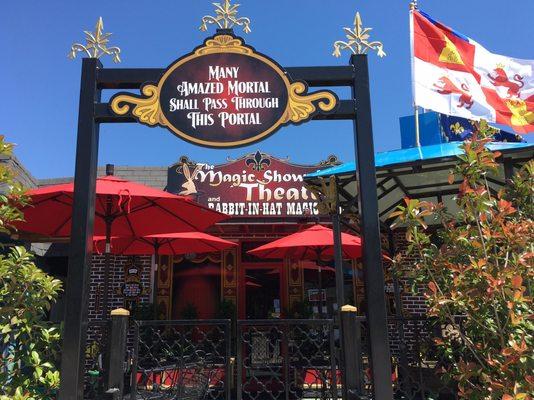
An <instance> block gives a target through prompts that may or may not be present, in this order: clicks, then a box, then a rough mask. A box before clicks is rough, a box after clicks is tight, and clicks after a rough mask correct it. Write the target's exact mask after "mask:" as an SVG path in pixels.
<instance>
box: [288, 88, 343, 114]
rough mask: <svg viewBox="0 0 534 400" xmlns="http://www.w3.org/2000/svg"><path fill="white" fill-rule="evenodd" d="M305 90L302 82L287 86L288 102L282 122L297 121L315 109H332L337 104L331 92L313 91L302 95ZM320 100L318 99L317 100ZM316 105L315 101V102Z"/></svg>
mask: <svg viewBox="0 0 534 400" xmlns="http://www.w3.org/2000/svg"><path fill="white" fill-rule="evenodd" d="M305 92H306V85H305V84H304V83H302V82H294V83H292V84H291V86H290V87H289V102H288V107H287V110H286V112H285V114H284V122H289V121H291V122H293V123H299V122H300V121H304V120H306V119H308V118H309V117H310V115H311V114H313V113H314V112H315V111H316V110H317V106H318V107H319V109H320V110H321V111H324V112H329V111H332V110H333V109H334V108H335V107H336V104H337V98H336V96H335V95H334V94H333V93H332V92H315V93H311V94H309V95H303V96H301V94H302V93H305ZM319 100H320V101H319ZM317 101H319V102H318V103H317V105H316V104H315V102H317Z"/></svg>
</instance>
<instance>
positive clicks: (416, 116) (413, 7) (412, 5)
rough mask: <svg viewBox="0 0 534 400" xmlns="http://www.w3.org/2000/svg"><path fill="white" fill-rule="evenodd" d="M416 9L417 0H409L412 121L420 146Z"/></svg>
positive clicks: (419, 145)
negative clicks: (415, 55) (415, 44)
mask: <svg viewBox="0 0 534 400" xmlns="http://www.w3.org/2000/svg"><path fill="white" fill-rule="evenodd" d="M416 9H417V0H413V1H412V2H410V59H411V65H412V98H413V108H414V121H415V145H416V147H421V140H420V135H419V108H418V107H417V102H416V100H415V79H414V78H415V75H414V51H413V46H414V37H413V29H414V27H413V12H414V10H416Z"/></svg>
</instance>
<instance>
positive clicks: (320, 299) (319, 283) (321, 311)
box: [317, 260, 323, 317]
mask: <svg viewBox="0 0 534 400" xmlns="http://www.w3.org/2000/svg"><path fill="white" fill-rule="evenodd" d="M317 266H318V267H319V269H318V272H319V279H318V285H319V316H321V317H322V316H323V274H322V273H321V260H318V262H317Z"/></svg>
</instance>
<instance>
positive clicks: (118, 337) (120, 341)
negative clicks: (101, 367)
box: [105, 308, 130, 398]
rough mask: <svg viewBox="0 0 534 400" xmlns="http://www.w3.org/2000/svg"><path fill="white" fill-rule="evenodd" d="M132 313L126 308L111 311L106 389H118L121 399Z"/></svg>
mask: <svg viewBox="0 0 534 400" xmlns="http://www.w3.org/2000/svg"><path fill="white" fill-rule="evenodd" d="M129 316H130V312H129V311H128V310H125V309H124V308H117V309H115V310H113V311H111V321H110V331H109V341H108V349H107V352H106V366H105V371H106V372H105V388H106V389H107V390H108V391H110V390H113V389H118V391H119V398H122V395H123V394H124V362H125V359H126V335H127V333H128V318H129Z"/></svg>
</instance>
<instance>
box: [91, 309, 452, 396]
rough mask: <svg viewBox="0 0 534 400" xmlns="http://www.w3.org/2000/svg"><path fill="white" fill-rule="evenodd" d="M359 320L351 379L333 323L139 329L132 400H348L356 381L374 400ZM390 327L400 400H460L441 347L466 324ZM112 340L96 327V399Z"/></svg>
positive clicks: (132, 355) (396, 321)
mask: <svg viewBox="0 0 534 400" xmlns="http://www.w3.org/2000/svg"><path fill="white" fill-rule="evenodd" d="M355 318H356V320H355V322H354V323H353V324H352V325H350V326H351V328H350V329H351V330H352V331H351V332H348V333H347V334H346V338H347V339H348V341H349V344H351V345H352V344H353V345H354V346H355V352H354V353H352V354H357V357H356V358H357V360H356V363H355V365H356V368H352V369H351V371H344V370H343V369H344V367H343V366H344V365H347V364H345V363H342V362H341V361H340V357H339V349H340V346H341V344H340V335H339V326H338V325H337V323H336V322H334V320H331V319H324V320H283V319H282V320H281V319H275V320H242V321H237V324H236V326H233V327H232V323H231V322H230V320H188V321H184V320H182V321H131V322H130V327H129V330H128V331H126V330H124V332H127V333H126V334H127V336H128V338H127V346H126V347H127V351H126V354H124V355H122V356H120V357H122V359H124V361H125V362H124V363H120V368H122V370H123V372H124V390H123V393H124V398H126V399H142V400H149V399H150V400H155V399H161V400H165V399H198V400H204V399H208V400H218V399H221V400H223V399H227V400H230V399H232V400H233V399H237V400H290V399H321V400H323V399H325V400H326V399H332V400H333V399H337V398H342V397H343V396H342V394H343V390H342V377H343V376H344V374H345V376H344V377H345V378H350V376H348V375H347V374H353V375H352V376H353V377H355V378H356V379H352V382H355V381H356V384H353V385H352V387H355V388H356V392H357V393H355V395H356V398H361V399H371V398H372V396H371V394H372V385H373V382H372V381H371V376H372V365H370V362H369V360H370V357H369V349H368V347H369V346H368V344H369V337H368V332H367V326H366V320H365V318H364V317H359V316H358V317H355ZM388 325H389V339H390V346H391V360H392V370H391V380H392V382H393V389H394V397H395V399H406V400H423V399H433V400H449V399H456V398H457V388H456V386H455V384H454V382H452V381H447V380H446V379H445V375H444V374H443V371H444V370H446V369H447V367H448V360H447V358H446V357H445V356H444V355H443V353H442V352H441V351H440V350H439V348H438V347H437V345H436V339H438V338H442V337H444V336H449V337H451V336H452V337H457V338H458V340H460V338H461V334H460V332H458V330H457V328H458V326H460V328H461V324H450V325H448V324H446V325H442V324H440V323H438V321H437V320H433V319H429V318H426V317H423V316H421V317H393V318H390V319H389V320H388ZM110 337H114V336H113V335H111V334H110V325H109V322H108V321H95V322H91V323H90V325H89V335H88V345H87V351H86V377H85V398H87V399H100V398H103V393H104V386H105V378H106V376H109V375H106V371H105V368H106V365H108V364H107V360H108V359H107V358H106V352H108V351H109V348H108V347H109V345H108V341H110ZM345 343H347V341H346V340H345ZM120 357H119V359H120ZM122 359H120V360H119V361H121V360H122ZM235 361H237V362H235ZM353 364H354V363H353ZM347 368H349V367H347ZM349 387H350V386H349ZM353 393H354V392H353ZM353 398H354V397H353Z"/></svg>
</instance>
